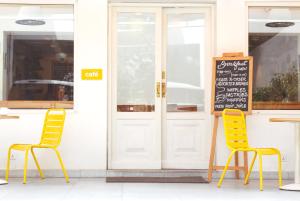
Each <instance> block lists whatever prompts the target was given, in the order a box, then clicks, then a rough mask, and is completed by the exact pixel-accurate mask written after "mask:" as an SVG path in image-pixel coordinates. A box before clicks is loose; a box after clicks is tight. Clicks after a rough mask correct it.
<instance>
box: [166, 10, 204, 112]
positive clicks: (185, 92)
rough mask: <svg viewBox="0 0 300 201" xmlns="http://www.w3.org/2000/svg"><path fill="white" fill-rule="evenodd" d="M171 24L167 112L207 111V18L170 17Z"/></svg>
mask: <svg viewBox="0 0 300 201" xmlns="http://www.w3.org/2000/svg"><path fill="white" fill-rule="evenodd" d="M167 20H168V27H167V111H168V112H197V111H203V110H204V48H205V43H204V35H205V23H204V15H203V14H191V13H190V14H188V13H186V14H169V15H167Z"/></svg>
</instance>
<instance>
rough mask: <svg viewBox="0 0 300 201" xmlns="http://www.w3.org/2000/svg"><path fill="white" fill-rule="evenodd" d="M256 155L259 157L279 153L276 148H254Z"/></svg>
mask: <svg viewBox="0 0 300 201" xmlns="http://www.w3.org/2000/svg"><path fill="white" fill-rule="evenodd" d="M254 149H255V150H256V151H257V153H258V154H261V155H276V154H280V151H279V150H278V149H276V148H254Z"/></svg>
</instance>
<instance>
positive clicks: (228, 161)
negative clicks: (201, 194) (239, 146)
mask: <svg viewBox="0 0 300 201" xmlns="http://www.w3.org/2000/svg"><path fill="white" fill-rule="evenodd" d="M235 152H236V151H232V152H231V153H230V155H229V157H228V159H227V162H226V165H225V168H224V170H223V173H222V175H221V177H220V180H219V182H218V187H219V188H220V187H221V185H222V182H223V179H224V176H225V174H226V171H227V169H228V166H229V163H230V161H231V159H232V156H233V155H234V153H235Z"/></svg>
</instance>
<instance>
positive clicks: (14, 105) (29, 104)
mask: <svg viewBox="0 0 300 201" xmlns="http://www.w3.org/2000/svg"><path fill="white" fill-rule="evenodd" d="M73 106H74V103H73V101H0V107H7V108H11V109H49V108H64V109H73Z"/></svg>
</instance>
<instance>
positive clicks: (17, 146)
mask: <svg viewBox="0 0 300 201" xmlns="http://www.w3.org/2000/svg"><path fill="white" fill-rule="evenodd" d="M31 148H55V147H53V146H48V145H42V144H13V145H11V149H14V150H20V151H24V150H27V149H31Z"/></svg>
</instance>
